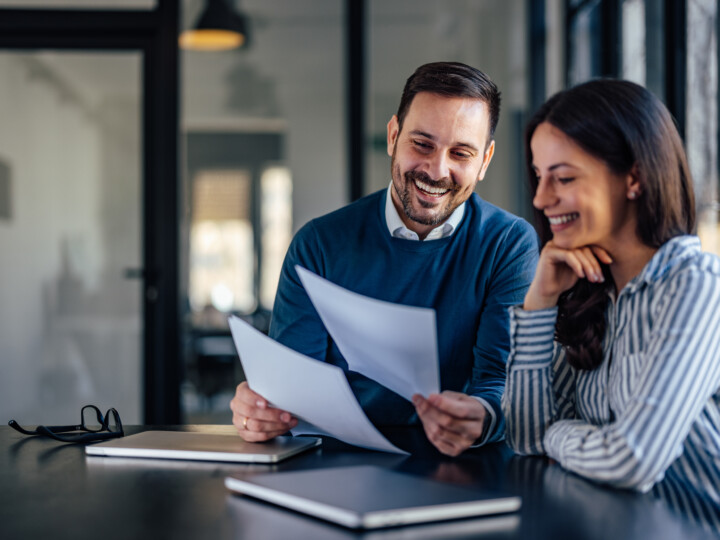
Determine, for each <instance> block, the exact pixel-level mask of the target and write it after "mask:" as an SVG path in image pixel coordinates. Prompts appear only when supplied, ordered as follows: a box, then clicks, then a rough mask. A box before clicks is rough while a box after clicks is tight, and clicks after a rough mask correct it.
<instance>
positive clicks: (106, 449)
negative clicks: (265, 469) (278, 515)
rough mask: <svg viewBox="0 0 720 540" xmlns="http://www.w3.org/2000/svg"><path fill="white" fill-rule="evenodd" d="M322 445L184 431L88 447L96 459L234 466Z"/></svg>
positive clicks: (276, 458)
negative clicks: (250, 441) (152, 459)
mask: <svg viewBox="0 0 720 540" xmlns="http://www.w3.org/2000/svg"><path fill="white" fill-rule="evenodd" d="M320 444H321V439H319V438H317V437H276V438H275V439H273V440H272V441H269V442H266V443H249V442H245V441H244V440H242V439H241V438H240V436H239V435H219V434H215V433H198V432H183V431H143V432H142V433H136V434H134V435H128V436H126V437H121V438H118V439H112V440H109V441H105V442H102V443H98V444H93V445H88V446H86V447H85V452H86V453H87V454H88V455H92V456H108V457H136V458H158V459H189V460H202V461H226V462H234V463H277V462H278V461H281V460H283V459H286V458H288V457H290V456H294V455H295V454H298V453H300V452H303V451H305V450H309V449H311V448H314V447H316V446H319V445H320Z"/></svg>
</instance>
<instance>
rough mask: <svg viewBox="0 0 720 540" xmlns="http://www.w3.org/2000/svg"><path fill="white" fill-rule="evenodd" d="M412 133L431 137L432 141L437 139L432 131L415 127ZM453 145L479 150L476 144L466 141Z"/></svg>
mask: <svg viewBox="0 0 720 540" xmlns="http://www.w3.org/2000/svg"><path fill="white" fill-rule="evenodd" d="M410 135H415V136H419V137H425V138H426V139H430V140H431V141H435V140H437V137H435V136H434V135H431V134H430V133H426V132H424V131H421V130H419V129H415V130H413V131H411V132H410ZM453 146H460V147H462V148H467V149H469V150H474V151H475V152H477V151H478V148H477V147H476V146H475V145H474V144H470V143H466V142H458V143H455V144H454V145H453Z"/></svg>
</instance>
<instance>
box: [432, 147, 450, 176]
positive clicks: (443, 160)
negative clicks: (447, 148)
mask: <svg viewBox="0 0 720 540" xmlns="http://www.w3.org/2000/svg"><path fill="white" fill-rule="evenodd" d="M427 173H428V175H430V178H432V179H433V180H441V179H443V178H450V161H449V159H448V157H447V156H446V155H445V154H444V153H443V152H435V153H434V154H433V155H432V156H430V157H429V158H428V164H427Z"/></svg>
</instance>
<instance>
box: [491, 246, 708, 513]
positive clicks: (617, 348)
mask: <svg viewBox="0 0 720 540" xmlns="http://www.w3.org/2000/svg"><path fill="white" fill-rule="evenodd" d="M556 318H557V308H551V309H543V310H537V311H524V310H523V309H522V308H520V307H514V308H511V322H510V333H511V344H512V345H511V347H512V348H511V352H510V358H509V359H508V362H507V386H506V389H505V395H504V397H503V411H504V413H505V417H506V422H507V439H508V442H509V444H510V445H511V446H512V448H513V449H514V450H515V451H516V452H518V453H521V454H547V455H548V456H550V457H552V458H553V459H555V460H557V461H558V462H560V464H561V465H562V466H563V467H565V468H566V469H568V470H571V471H574V472H576V473H577V474H580V475H582V476H585V477H587V478H591V479H594V480H597V481H600V482H604V483H608V484H612V485H615V486H619V487H627V488H632V489H636V490H639V491H643V492H644V491H648V490H649V489H650V488H651V487H652V486H653V485H654V484H655V483H656V482H658V481H660V480H661V479H662V478H663V477H664V475H665V472H666V471H667V470H668V469H670V470H672V472H673V473H674V474H673V476H677V477H681V478H684V479H686V480H687V482H688V483H689V484H691V485H693V486H695V487H696V489H699V490H702V491H703V492H706V493H707V494H708V495H709V496H710V497H711V498H712V499H713V500H715V501H716V502H718V503H720V258H718V257H716V256H714V255H710V254H708V253H703V252H702V251H701V250H700V242H699V240H698V239H697V237H695V236H680V237H676V238H673V239H672V240H670V241H669V242H667V243H666V244H664V245H663V246H662V247H661V248H660V249H659V250H658V251H657V252H656V253H655V255H654V256H653V258H652V259H651V260H650V261H649V262H648V264H647V265H646V266H645V267H644V268H643V270H642V271H641V272H640V274H638V275H637V276H635V278H633V279H632V280H631V281H630V282H629V283H628V284H627V285H626V286H625V287H624V288H623V290H622V291H620V293H619V294H618V296H617V299H615V298H614V294H612V295H610V298H609V300H608V305H607V309H606V320H607V329H606V335H605V339H604V343H603V351H604V354H603V362H602V364H601V365H600V366H599V367H598V368H596V369H594V370H592V371H586V370H576V369H574V368H571V367H570V366H569V365H568V364H567V363H566V362H565V353H564V350H563V349H562V347H561V346H560V345H559V344H557V343H555V342H554V332H555V322H556Z"/></svg>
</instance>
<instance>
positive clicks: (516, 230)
mask: <svg viewBox="0 0 720 540" xmlns="http://www.w3.org/2000/svg"><path fill="white" fill-rule="evenodd" d="M498 250H499V251H498V253H499V255H498V256H497V258H496V260H495V263H494V264H493V268H492V275H491V277H490V285H489V288H488V292H487V294H486V296H485V302H484V305H483V310H482V313H481V315H480V319H479V323H478V329H477V337H476V341H475V345H474V347H473V356H474V358H473V369H472V377H471V380H470V381H469V384H468V386H467V390H466V392H467V394H469V395H471V396H473V397H475V398H477V399H479V400H480V402H481V403H482V404H483V405H484V406H485V407H486V408H487V409H488V411H489V413H490V416H491V422H490V425H489V426H488V428H487V430H486V433H485V435H484V437H483V439H482V440H481V441H480V443H481V444H484V443H488V442H496V441H500V440H502V439H503V438H504V436H505V420H504V417H503V414H502V409H501V405H500V402H501V399H502V395H503V392H504V390H505V364H506V361H507V357H508V354H509V351H510V336H509V314H508V308H509V307H510V306H513V305H515V304H518V303H519V302H522V300H523V298H524V297H525V293H526V292H527V289H528V287H529V286H530V283H531V282H532V278H533V275H534V274H535V267H536V265H537V258H538V245H537V235H536V234H535V231H534V230H533V228H532V227H531V226H530V225H529V224H528V223H527V222H525V221H522V220H517V221H515V222H514V223H513V225H512V226H511V227H508V229H507V233H506V234H505V235H504V237H503V238H502V239H501V240H500V241H499V242H498Z"/></svg>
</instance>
